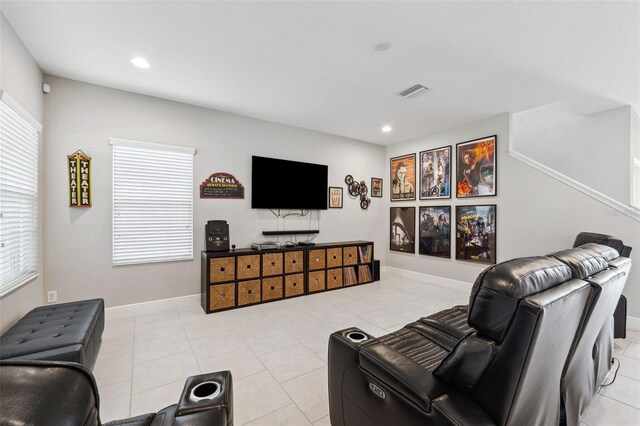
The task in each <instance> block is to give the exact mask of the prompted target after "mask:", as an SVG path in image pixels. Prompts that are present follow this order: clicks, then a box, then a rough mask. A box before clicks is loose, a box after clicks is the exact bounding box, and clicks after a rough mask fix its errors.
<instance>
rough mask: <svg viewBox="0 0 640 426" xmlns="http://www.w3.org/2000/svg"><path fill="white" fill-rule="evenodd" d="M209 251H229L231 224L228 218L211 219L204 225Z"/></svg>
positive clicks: (206, 244)
mask: <svg viewBox="0 0 640 426" xmlns="http://www.w3.org/2000/svg"><path fill="white" fill-rule="evenodd" d="M204 239H205V246H206V247H207V251H229V224H228V223H227V221H226V220H210V221H208V222H207V224H206V225H205V226H204Z"/></svg>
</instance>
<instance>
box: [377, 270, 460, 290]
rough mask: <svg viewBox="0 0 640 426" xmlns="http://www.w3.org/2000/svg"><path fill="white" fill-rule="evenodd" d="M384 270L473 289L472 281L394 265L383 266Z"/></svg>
mask: <svg viewBox="0 0 640 426" xmlns="http://www.w3.org/2000/svg"><path fill="white" fill-rule="evenodd" d="M383 268H384V269H382V268H380V269H382V271H383V272H384V273H386V274H391V275H396V276H400V277H403V278H410V279H412V280H417V281H423V282H427V283H431V284H436V285H440V286H442V287H448V288H453V289H456V290H466V291H469V290H471V286H472V285H473V284H472V283H468V282H465V281H459V280H454V279H451V278H445V277H439V276H437V275H431V274H425V273H422V272H416V271H409V270H408V269H401V268H396V267H393V266H383Z"/></svg>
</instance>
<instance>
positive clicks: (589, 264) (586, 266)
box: [550, 244, 618, 280]
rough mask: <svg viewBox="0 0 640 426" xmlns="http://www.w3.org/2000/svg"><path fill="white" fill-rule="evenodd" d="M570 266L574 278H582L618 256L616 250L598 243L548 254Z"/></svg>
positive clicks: (600, 268)
mask: <svg viewBox="0 0 640 426" xmlns="http://www.w3.org/2000/svg"><path fill="white" fill-rule="evenodd" d="M550 256H552V257H554V258H556V259H558V260H559V261H561V262H562V263H564V264H566V265H567V266H569V268H571V273H572V274H573V277H574V278H579V279H581V280H584V279H585V278H588V277H590V276H592V275H595V274H597V273H598V272H601V271H604V270H605V269H607V268H608V267H609V264H608V262H609V261H610V260H613V259H615V258H617V257H618V252H617V251H615V250H614V249H612V248H611V247H608V246H604V245H600V244H586V245H584V246H580V247H578V248H572V249H567V250H562V251H559V252H556V253H552V254H550Z"/></svg>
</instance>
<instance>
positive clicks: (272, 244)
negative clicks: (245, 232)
mask: <svg viewBox="0 0 640 426" xmlns="http://www.w3.org/2000/svg"><path fill="white" fill-rule="evenodd" d="M251 248H252V249H254V250H273V249H279V248H280V243H279V242H277V241H261V242H259V243H251Z"/></svg>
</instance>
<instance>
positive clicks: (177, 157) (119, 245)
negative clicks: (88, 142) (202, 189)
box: [111, 139, 195, 265]
mask: <svg viewBox="0 0 640 426" xmlns="http://www.w3.org/2000/svg"><path fill="white" fill-rule="evenodd" d="M111 145H113V263H114V264H116V265H123V264H133V263H149V262H168V261H174V260H191V259H193V154H194V153H195V151H194V150H193V149H189V148H183V147H172V146H167V145H157V144H150V143H144V142H133V141H125V140H121V139H111Z"/></svg>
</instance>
